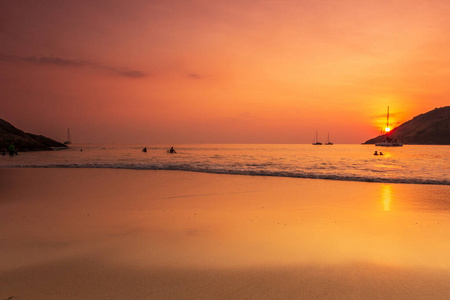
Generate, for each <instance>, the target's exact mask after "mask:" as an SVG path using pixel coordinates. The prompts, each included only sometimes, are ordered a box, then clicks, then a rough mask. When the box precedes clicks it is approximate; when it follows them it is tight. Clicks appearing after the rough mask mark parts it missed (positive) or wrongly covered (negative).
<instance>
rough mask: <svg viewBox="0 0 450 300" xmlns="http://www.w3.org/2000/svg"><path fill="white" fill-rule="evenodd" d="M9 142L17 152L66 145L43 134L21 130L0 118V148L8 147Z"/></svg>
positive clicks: (63, 146)
mask: <svg viewBox="0 0 450 300" xmlns="http://www.w3.org/2000/svg"><path fill="white" fill-rule="evenodd" d="M11 143H14V145H15V146H16V148H17V150H18V151H19V152H22V151H42V150H53V148H56V147H62V148H66V147H67V146H66V145H64V144H62V143H59V142H56V141H54V140H52V139H49V138H47V137H45V136H43V135H35V134H31V133H26V132H23V131H22V130H20V129H17V128H16V127H14V126H13V125H11V124H10V123H8V122H6V121H4V120H2V119H0V148H2V149H3V147H8V146H9V145H10V144H11Z"/></svg>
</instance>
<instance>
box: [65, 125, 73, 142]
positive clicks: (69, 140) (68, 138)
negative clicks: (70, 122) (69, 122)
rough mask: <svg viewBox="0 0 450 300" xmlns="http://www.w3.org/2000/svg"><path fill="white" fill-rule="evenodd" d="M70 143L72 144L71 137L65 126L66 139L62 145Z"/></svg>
mask: <svg viewBox="0 0 450 300" xmlns="http://www.w3.org/2000/svg"><path fill="white" fill-rule="evenodd" d="M70 144H72V139H71V138H70V131H69V128H67V141H65V142H64V145H70Z"/></svg>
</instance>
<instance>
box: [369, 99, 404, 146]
mask: <svg viewBox="0 0 450 300" xmlns="http://www.w3.org/2000/svg"><path fill="white" fill-rule="evenodd" d="M389 131H390V127H389V106H388V108H387V115H386V130H385V134H384V135H385V140H384V141H383V142H378V143H375V146H380V147H403V144H402V143H399V142H397V140H393V139H392V138H390V137H389V136H388V133H389Z"/></svg>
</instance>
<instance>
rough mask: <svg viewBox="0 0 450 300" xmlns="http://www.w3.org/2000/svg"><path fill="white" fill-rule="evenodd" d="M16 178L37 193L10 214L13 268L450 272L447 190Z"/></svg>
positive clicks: (227, 179)
mask: <svg viewBox="0 0 450 300" xmlns="http://www.w3.org/2000/svg"><path fill="white" fill-rule="evenodd" d="M17 174H18V175H20V176H21V178H20V179H19V181H20V182H21V184H28V188H27V189H26V190H22V191H20V192H17V191H18V190H17V187H13V188H12V190H11V192H10V194H8V195H7V196H8V199H10V201H8V202H5V203H2V204H1V206H2V210H1V211H0V217H1V220H2V221H0V222H1V225H2V226H0V234H1V236H2V240H3V241H4V242H3V248H2V249H0V252H2V255H1V256H0V257H3V259H0V260H2V261H1V262H2V263H4V264H3V265H4V266H9V267H13V266H15V265H20V264H27V263H30V264H32V263H37V262H40V261H48V260H52V259H56V258H58V257H67V256H72V255H79V254H82V253H92V254H96V255H99V256H100V257H101V258H102V259H106V260H107V261H110V262H111V263H114V264H120V265H133V266H140V267H144V268H146V267H150V266H170V267H224V268H234V267H248V266H281V265H304V264H316V265H334V264H347V263H353V262H362V263H374V264H381V265H392V266H406V267H430V268H441V269H444V270H447V271H450V256H449V255H448V253H449V250H450V241H449V240H448V236H450V221H449V220H450V219H449V218H448V217H449V213H450V212H449V208H450V203H448V202H447V201H448V200H447V198H448V197H447V196H448V194H449V187H448V186H426V185H399V184H393V185H387V184H376V183H354V182H337V181H323V180H302V179H289V178H268V177H266V178H263V177H250V176H227V175H208V174H199V173H183V172H170V171H150V172H147V171H143V172H141V171H129V170H120V171H117V170H57V171H56V174H55V175H52V173H51V170H29V169H27V170H20V173H17ZM37 175H39V176H41V177H42V178H45V179H42V180H40V179H36V176H37ZM67 178H71V180H70V181H68V180H67ZM68 191H69V193H68ZM31 199H33V200H31ZM18 212H20V213H18ZM7 224H12V225H7ZM11 226H13V227H11ZM23 258H25V259H23Z"/></svg>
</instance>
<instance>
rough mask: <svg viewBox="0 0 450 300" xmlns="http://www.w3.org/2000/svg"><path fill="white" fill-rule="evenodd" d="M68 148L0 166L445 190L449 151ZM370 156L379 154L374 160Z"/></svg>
mask: <svg viewBox="0 0 450 300" xmlns="http://www.w3.org/2000/svg"><path fill="white" fill-rule="evenodd" d="M144 146H146V145H72V146H71V147H69V148H68V149H64V150H55V151H38V152H22V153H19V154H18V155H16V156H13V157H11V156H9V155H5V156H0V167H3V168H11V167H41V168H118V169H139V170H183V171H192V172H205V173H220V174H236V175H254V176H283V177H295V178H317V179H332V180H347V181H366V182H386V183H415V184H440V185H450V146H423V145H405V146H404V147H396V148H385V147H375V146H373V145H305V144H303V145H294V144H290V145H279V144H276V145H250V144H245V145H232V144H226V145H214V144H212V145H206V144H196V145H176V146H175V150H176V152H177V153H174V154H171V153H168V151H167V150H168V149H169V148H170V147H169V146H166V145H157V146H147V150H148V152H146V153H145V152H142V149H143V147H144ZM375 151H378V152H380V151H381V152H383V155H377V156H376V155H373V154H374V152H375Z"/></svg>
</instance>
